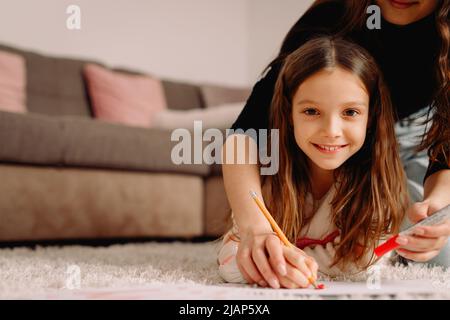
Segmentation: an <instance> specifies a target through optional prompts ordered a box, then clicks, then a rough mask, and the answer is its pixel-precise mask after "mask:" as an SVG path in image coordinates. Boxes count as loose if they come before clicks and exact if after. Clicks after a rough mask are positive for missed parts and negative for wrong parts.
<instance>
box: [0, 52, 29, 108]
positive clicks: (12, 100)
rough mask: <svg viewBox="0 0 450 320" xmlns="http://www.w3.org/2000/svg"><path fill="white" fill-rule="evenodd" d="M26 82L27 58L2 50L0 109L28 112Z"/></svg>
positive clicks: (0, 63)
mask: <svg viewBox="0 0 450 320" xmlns="http://www.w3.org/2000/svg"><path fill="white" fill-rule="evenodd" d="M25 83H26V70H25V59H24V58H23V57H22V56H21V55H19V54H15V53H12V52H7V51H3V50H0V110H5V111H11V112H20V113H24V112H26V106H25Z"/></svg>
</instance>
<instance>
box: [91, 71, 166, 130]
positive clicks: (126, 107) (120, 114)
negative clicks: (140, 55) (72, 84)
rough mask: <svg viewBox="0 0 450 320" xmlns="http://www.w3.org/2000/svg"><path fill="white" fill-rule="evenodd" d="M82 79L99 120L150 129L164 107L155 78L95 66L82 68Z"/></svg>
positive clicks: (161, 94) (161, 92)
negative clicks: (84, 81) (156, 115)
mask: <svg viewBox="0 0 450 320" xmlns="http://www.w3.org/2000/svg"><path fill="white" fill-rule="evenodd" d="M84 76H85V78H86V82H87V86H88V90H89V96H90V98H91V102H92V109H93V111H94V115H95V117H96V118H98V119H101V120H105V121H110V122H117V123H122V124H127V125H132V126H141V127H150V125H151V124H152V122H153V118H154V117H155V114H156V113H157V112H159V111H162V110H164V109H166V108H167V105H166V99H165V96H164V91H163V88H162V85H161V82H160V81H159V80H158V79H156V78H151V77H149V76H142V75H132V74H127V73H123V72H117V71H112V70H108V69H107V68H104V67H102V66H99V65H95V64H87V65H86V66H85V68H84Z"/></svg>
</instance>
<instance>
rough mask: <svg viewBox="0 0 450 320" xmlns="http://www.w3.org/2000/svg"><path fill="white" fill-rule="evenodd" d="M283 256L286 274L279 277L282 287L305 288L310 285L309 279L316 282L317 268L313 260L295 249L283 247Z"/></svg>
mask: <svg viewBox="0 0 450 320" xmlns="http://www.w3.org/2000/svg"><path fill="white" fill-rule="evenodd" d="M283 255H284V257H285V258H286V260H287V262H288V263H287V265H286V269H287V274H286V275H285V276H280V277H279V279H280V283H281V285H282V287H284V288H289V289H296V288H307V287H309V286H310V285H311V282H310V279H312V280H314V281H316V280H317V271H318V270H319V266H318V265H317V262H316V261H315V260H314V258H312V257H311V256H308V255H307V254H306V253H305V252H304V251H303V250H300V249H299V248H297V247H286V246H283Z"/></svg>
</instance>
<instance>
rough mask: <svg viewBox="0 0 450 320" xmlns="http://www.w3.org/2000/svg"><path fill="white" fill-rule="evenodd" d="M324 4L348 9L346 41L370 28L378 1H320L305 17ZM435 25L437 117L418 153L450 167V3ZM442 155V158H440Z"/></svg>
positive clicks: (341, 31)
mask: <svg viewBox="0 0 450 320" xmlns="http://www.w3.org/2000/svg"><path fill="white" fill-rule="evenodd" d="M324 3H339V4H341V7H343V8H344V11H343V14H342V18H341V19H340V22H339V23H338V25H337V26H336V29H337V30H336V32H335V35H336V36H340V37H345V35H347V34H349V33H351V32H352V31H357V30H362V29H363V28H365V27H366V19H367V13H366V12H367V7H368V6H370V5H372V4H373V3H374V1H373V0H316V1H314V3H313V4H312V5H311V7H310V8H309V9H308V11H307V12H306V13H305V15H306V14H308V13H309V12H310V11H312V10H314V9H315V8H316V7H318V6H319V5H322V4H324ZM435 21H436V29H437V31H438V35H439V40H440V49H439V53H438V55H437V59H436V65H435V77H436V79H437V84H438V85H437V87H436V89H435V92H434V94H433V97H434V98H433V101H432V103H431V106H430V109H429V113H428V114H430V113H432V114H433V116H431V117H427V119H428V120H426V121H425V123H428V122H432V123H431V126H429V129H428V130H427V132H425V133H424V134H423V136H422V141H421V143H420V145H419V146H418V147H417V148H416V151H417V152H420V151H422V150H425V149H428V155H429V156H430V159H431V161H440V162H442V163H445V164H446V165H447V166H450V97H449V95H450V90H449V89H450V88H449V85H450V71H449V59H450V0H440V4H439V5H438V7H437V9H436V12H435ZM291 32H298V31H295V30H291V31H290V32H289V33H288V34H287V35H286V38H285V40H284V43H286V40H287V39H289V38H290V37H291V36H292V34H291ZM286 49H288V48H283V47H282V49H281V51H280V53H279V55H278V57H276V58H275V59H274V60H273V61H272V62H271V63H270V64H269V66H268V67H267V68H266V69H265V70H267V69H268V68H269V67H272V66H274V65H276V64H278V63H280V62H282V60H283V59H284V58H285V57H286V56H287V55H288V54H289V52H287V50H286ZM425 123H424V124H425ZM427 128H428V126H427ZM438 155H440V156H441V157H438Z"/></svg>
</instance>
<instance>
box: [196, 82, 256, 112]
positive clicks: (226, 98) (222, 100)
mask: <svg viewBox="0 0 450 320" xmlns="http://www.w3.org/2000/svg"><path fill="white" fill-rule="evenodd" d="M200 90H201V93H202V99H203V102H204V104H205V107H206V108H211V107H214V106H219V105H222V104H226V103H234V102H242V101H247V99H248V97H249V95H250V92H251V89H250V88H236V87H227V86H217V85H208V84H207V85H202V86H200Z"/></svg>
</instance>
